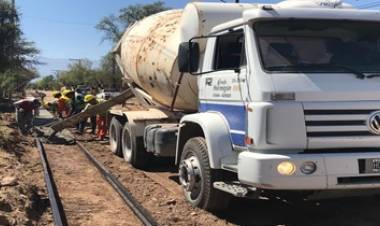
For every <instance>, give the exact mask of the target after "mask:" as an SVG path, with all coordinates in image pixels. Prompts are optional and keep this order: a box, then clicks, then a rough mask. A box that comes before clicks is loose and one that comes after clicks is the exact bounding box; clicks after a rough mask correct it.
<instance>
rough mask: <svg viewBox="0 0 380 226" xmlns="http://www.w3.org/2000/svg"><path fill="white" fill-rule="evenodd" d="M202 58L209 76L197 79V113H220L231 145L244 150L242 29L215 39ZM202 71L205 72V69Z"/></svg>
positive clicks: (244, 72)
mask: <svg viewBox="0 0 380 226" xmlns="http://www.w3.org/2000/svg"><path fill="white" fill-rule="evenodd" d="M213 47H214V48H213V51H211V52H212V53H211V52H210V51H209V53H207V51H206V55H205V58H207V59H210V58H212V60H210V61H209V63H208V64H209V65H208V66H206V67H208V69H210V70H211V71H212V72H210V73H206V74H203V75H202V76H201V78H200V84H199V87H200V89H201V92H200V111H201V112H206V111H216V112H220V113H221V114H223V115H224V117H225V118H226V119H227V121H228V124H229V127H230V134H231V139H232V143H233V144H234V145H236V146H245V142H244V139H245V134H246V125H247V123H246V121H247V115H246V109H245V103H244V99H245V96H246V95H245V93H246V73H247V70H246V54H245V45H244V32H243V29H238V30H235V31H228V32H225V33H223V34H221V35H220V36H218V37H216V38H215V39H214V46H213ZM206 67H205V68H206Z"/></svg>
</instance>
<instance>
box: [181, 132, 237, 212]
mask: <svg viewBox="0 0 380 226" xmlns="http://www.w3.org/2000/svg"><path fill="white" fill-rule="evenodd" d="M222 177H223V175H222V174H221V172H219V171H217V170H213V169H211V168H210V163H209V158H208V152H207V146H206V141H205V139H204V138H203V137H195V138H191V139H190V140H188V141H187V142H186V144H185V146H184V149H183V152H182V154H181V162H180V165H179V180H180V182H181V185H182V188H183V191H184V195H185V198H186V200H187V201H189V202H190V203H191V204H192V205H193V206H196V207H199V208H202V209H205V210H208V211H218V210H223V209H225V208H227V206H228V203H229V201H230V199H231V196H230V195H228V194H226V193H224V192H222V191H219V190H216V189H215V188H214V187H213V183H214V182H215V181H219V180H222Z"/></svg>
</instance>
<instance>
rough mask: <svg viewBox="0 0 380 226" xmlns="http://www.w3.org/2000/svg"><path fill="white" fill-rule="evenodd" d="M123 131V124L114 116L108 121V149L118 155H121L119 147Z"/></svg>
mask: <svg viewBox="0 0 380 226" xmlns="http://www.w3.org/2000/svg"><path fill="white" fill-rule="evenodd" d="M122 131H123V126H122V125H121V123H120V121H119V120H117V119H116V118H115V117H113V118H112V120H111V123H110V129H109V133H110V149H111V151H112V153H114V154H115V155H118V156H122V154H123V152H122V147H121V133H122Z"/></svg>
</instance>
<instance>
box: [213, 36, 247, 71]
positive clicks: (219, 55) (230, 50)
mask: <svg viewBox="0 0 380 226" xmlns="http://www.w3.org/2000/svg"><path fill="white" fill-rule="evenodd" d="M245 64H246V57H245V49H244V33H243V30H237V31H233V32H230V33H227V34H223V35H221V36H218V37H217V40H216V51H215V56H214V64H213V69H214V70H228V69H237V68H240V67H241V66H244V65H245Z"/></svg>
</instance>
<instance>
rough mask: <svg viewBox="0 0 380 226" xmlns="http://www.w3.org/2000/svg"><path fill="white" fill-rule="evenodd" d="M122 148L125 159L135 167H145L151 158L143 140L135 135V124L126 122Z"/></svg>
mask: <svg viewBox="0 0 380 226" xmlns="http://www.w3.org/2000/svg"><path fill="white" fill-rule="evenodd" d="M121 141H122V142H121V143H122V149H123V156H124V159H125V161H127V162H128V163H130V164H131V165H132V166H133V167H136V168H140V169H141V168H144V167H145V166H146V165H147V163H148V160H149V158H150V156H149V153H147V152H146V151H145V148H144V143H143V140H142V139H140V138H139V137H137V136H136V135H135V132H134V130H133V126H132V125H130V124H129V123H128V122H127V123H125V125H124V128H123V132H122V140H121Z"/></svg>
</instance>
